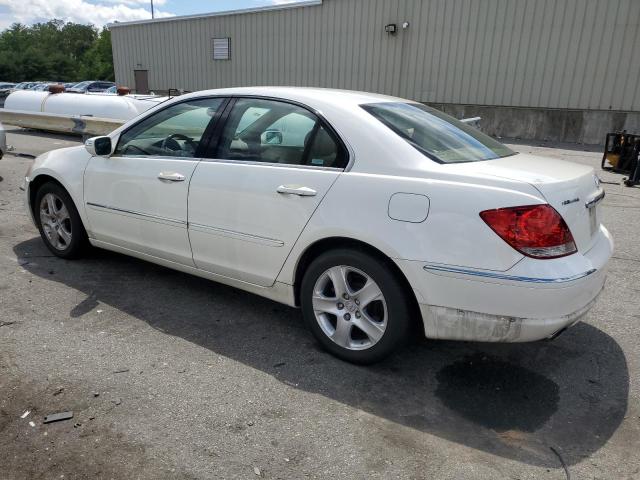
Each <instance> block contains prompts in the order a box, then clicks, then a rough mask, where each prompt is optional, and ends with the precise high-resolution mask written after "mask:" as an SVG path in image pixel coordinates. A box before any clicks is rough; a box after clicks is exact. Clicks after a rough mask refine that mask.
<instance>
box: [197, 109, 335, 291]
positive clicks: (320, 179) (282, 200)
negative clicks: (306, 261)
mask: <svg viewBox="0 0 640 480" xmlns="http://www.w3.org/2000/svg"><path fill="white" fill-rule="evenodd" d="M215 137H216V138H217V139H218V141H217V148H214V149H213V150H212V157H213V158H211V159H206V160H203V161H202V162H201V163H199V164H198V166H197V168H196V171H195V173H194V175H193V179H192V181H191V187H190V191H189V238H190V240H191V247H192V250H193V258H194V261H195V264H196V266H197V267H198V268H201V269H204V270H207V271H210V272H213V273H216V274H219V275H223V276H226V277H230V278H234V279H237V280H242V281H245V282H249V283H252V284H256V285H261V286H271V285H273V283H274V282H275V279H276V277H277V275H278V273H279V271H280V269H281V268H282V266H283V264H284V262H285V260H286V258H287V256H288V255H289V252H290V251H291V249H292V247H293V245H294V243H295V242H296V240H297V238H298V237H299V235H300V233H301V232H302V230H303V228H304V227H305V225H306V224H307V222H308V221H309V219H310V218H311V215H313V212H314V211H315V210H316V208H317V207H318V205H319V204H320V202H321V201H322V199H323V198H324V196H325V195H326V193H327V192H328V191H329V189H330V188H331V186H332V185H333V183H334V182H335V180H336V179H337V178H338V176H339V175H340V173H341V172H342V171H343V169H344V168H345V166H346V164H347V162H348V153H347V150H346V148H345V147H344V144H343V143H342V142H341V141H340V139H339V138H338V137H337V135H336V134H335V133H334V132H333V131H332V130H331V128H330V127H329V125H327V124H326V123H325V122H324V121H322V120H321V119H319V118H318V117H317V116H316V115H315V114H314V113H312V112H311V111H309V110H307V109H306V108H303V107H302V106H299V105H294V104H291V103H287V102H283V101H276V100H271V99H260V98H238V99H236V100H234V101H233V103H232V104H230V105H229V106H228V107H227V111H226V113H225V115H224V123H223V124H221V125H220V126H219V131H218V132H217V134H216V136H215Z"/></svg>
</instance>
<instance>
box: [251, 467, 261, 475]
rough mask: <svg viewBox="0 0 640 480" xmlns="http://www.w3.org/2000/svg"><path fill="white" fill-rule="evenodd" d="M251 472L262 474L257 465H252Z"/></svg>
mask: <svg viewBox="0 0 640 480" xmlns="http://www.w3.org/2000/svg"><path fill="white" fill-rule="evenodd" d="M253 473H255V474H256V475H257V476H259V477H260V476H261V475H262V472H261V471H260V469H259V468H258V467H253Z"/></svg>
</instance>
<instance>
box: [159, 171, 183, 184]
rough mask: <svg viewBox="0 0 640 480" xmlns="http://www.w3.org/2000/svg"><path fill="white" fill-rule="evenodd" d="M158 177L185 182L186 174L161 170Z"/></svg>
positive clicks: (168, 180) (169, 180)
mask: <svg viewBox="0 0 640 480" xmlns="http://www.w3.org/2000/svg"><path fill="white" fill-rule="evenodd" d="M158 179H160V180H163V181H167V182H184V175H181V174H179V173H177V172H160V173H159V174H158Z"/></svg>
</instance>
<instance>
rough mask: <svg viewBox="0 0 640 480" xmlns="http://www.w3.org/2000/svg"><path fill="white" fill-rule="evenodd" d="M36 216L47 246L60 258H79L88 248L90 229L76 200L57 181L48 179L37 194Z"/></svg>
mask: <svg viewBox="0 0 640 480" xmlns="http://www.w3.org/2000/svg"><path fill="white" fill-rule="evenodd" d="M34 217H35V219H36V223H37V225H38V230H40V236H41V237H42V240H44V243H45V245H46V246H47V248H48V249H49V250H50V251H51V252H52V253H53V254H54V255H56V256H58V257H60V258H67V259H71V258H77V257H78V256H80V254H81V253H82V252H83V250H84V248H85V247H86V245H87V243H88V241H87V232H86V231H85V229H84V226H83V225H82V220H81V219H80V215H79V214H78V210H77V209H76V207H75V205H74V203H73V200H72V199H71V197H70V196H69V194H68V193H67V192H66V190H65V189H64V188H62V187H61V186H60V185H58V184H57V183H53V182H47V183H45V184H43V185H42V186H41V187H40V188H39V189H38V192H37V193H36V201H35V205H34Z"/></svg>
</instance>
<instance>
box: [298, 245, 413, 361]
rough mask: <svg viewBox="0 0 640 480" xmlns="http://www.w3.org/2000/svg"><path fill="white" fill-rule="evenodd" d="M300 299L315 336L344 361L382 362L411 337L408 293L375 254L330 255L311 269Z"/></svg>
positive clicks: (346, 251)
mask: <svg viewBox="0 0 640 480" xmlns="http://www.w3.org/2000/svg"><path fill="white" fill-rule="evenodd" d="M300 294H301V306H302V313H303V316H304V319H305V322H306V323H307V325H308V326H309V328H310V329H311V331H312V332H313V334H314V336H315V337H316V338H317V339H318V341H319V342H320V343H321V344H322V346H323V347H324V348H325V349H326V350H328V351H329V352H331V353H332V354H334V355H335V356H337V357H339V358H341V359H343V360H346V361H349V362H353V363H359V364H369V363H374V362H377V361H379V360H382V359H383V358H384V357H386V356H388V355H389V354H390V353H392V352H393V351H394V350H396V349H397V348H398V347H399V346H400V345H401V344H403V343H404V341H405V340H406V338H407V336H408V333H409V325H410V313H411V308H410V305H411V303H410V300H409V298H408V297H407V292H406V291H405V288H404V286H403V284H402V282H401V281H400V280H399V279H398V278H397V275H396V274H395V273H394V272H393V271H392V270H391V268H390V266H389V265H388V264H387V263H386V262H385V261H382V260H381V259H379V258H377V257H375V256H373V255H369V254H367V253H364V252H361V251H357V250H350V249H340V250H332V251H329V252H326V253H324V254H323V255H321V256H319V257H318V258H317V259H316V260H314V261H313V262H312V263H311V265H310V266H309V268H308V269H307V271H306V273H305V275H304V278H303V280H302V285H301V290H300Z"/></svg>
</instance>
